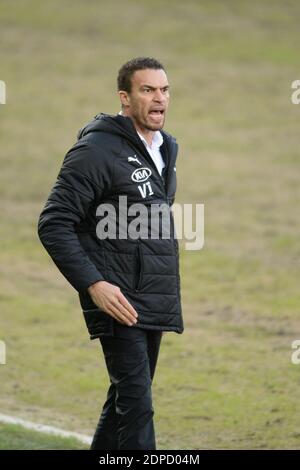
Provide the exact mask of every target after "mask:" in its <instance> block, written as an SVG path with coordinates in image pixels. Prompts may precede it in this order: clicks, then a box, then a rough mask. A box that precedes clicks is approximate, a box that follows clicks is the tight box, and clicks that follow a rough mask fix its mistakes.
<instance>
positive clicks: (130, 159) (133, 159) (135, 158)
mask: <svg viewBox="0 0 300 470" xmlns="http://www.w3.org/2000/svg"><path fill="white" fill-rule="evenodd" d="M128 162H129V163H130V162H137V163H138V164H139V165H141V162H140V161H139V159H138V158H137V157H136V155H134V157H128Z"/></svg>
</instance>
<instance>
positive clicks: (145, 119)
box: [120, 69, 169, 131]
mask: <svg viewBox="0 0 300 470" xmlns="http://www.w3.org/2000/svg"><path fill="white" fill-rule="evenodd" d="M131 84H132V85H131V92H130V93H126V92H121V93H120V96H121V100H122V104H123V106H124V110H123V111H124V114H125V115H126V116H130V117H131V118H132V120H133V121H134V124H135V126H136V127H137V128H138V129H140V130H145V129H146V130H150V131H157V130H159V129H162V128H163V126H164V123H165V117H166V111H167V107H168V104H169V84H168V79H167V76H166V73H165V72H164V70H161V69H159V70H156V69H145V70H137V71H136V72H134V74H133V75H132V77H131Z"/></svg>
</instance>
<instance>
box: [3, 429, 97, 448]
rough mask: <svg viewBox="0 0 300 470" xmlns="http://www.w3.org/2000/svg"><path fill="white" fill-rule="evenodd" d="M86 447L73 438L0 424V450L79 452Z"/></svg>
mask: <svg viewBox="0 0 300 470" xmlns="http://www.w3.org/2000/svg"><path fill="white" fill-rule="evenodd" d="M81 449H88V446H86V445H85V444H82V443H80V442H79V441H78V440H77V439H74V438H64V437H59V436H54V435H51V434H45V433H40V432H36V431H32V430H28V429H24V428H23V427H21V426H17V425H14V424H3V423H0V450H81Z"/></svg>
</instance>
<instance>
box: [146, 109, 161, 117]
mask: <svg viewBox="0 0 300 470" xmlns="http://www.w3.org/2000/svg"><path fill="white" fill-rule="evenodd" d="M164 112H165V111H164V109H152V110H151V111H149V114H151V115H152V116H162V115H163V114H164Z"/></svg>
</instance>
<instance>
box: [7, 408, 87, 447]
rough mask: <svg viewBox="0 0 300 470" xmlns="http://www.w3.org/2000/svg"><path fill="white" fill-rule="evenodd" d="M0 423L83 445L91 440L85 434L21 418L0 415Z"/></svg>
mask: <svg viewBox="0 0 300 470" xmlns="http://www.w3.org/2000/svg"><path fill="white" fill-rule="evenodd" d="M0 422H1V423H6V424H17V425H19V426H22V427H23V428H26V429H32V430H34V431H38V432H43V433H46V434H53V435H55V436H61V437H74V438H75V439H77V440H79V441H80V442H83V443H84V444H89V445H90V444H91V443H92V438H91V437H90V436H87V435H85V434H79V433H77V432H71V431H64V430H63V429H59V428H55V427H54V426H47V425H45V424H36V423H32V422H31V421H25V420H24V419H21V418H14V417H13V416H7V415H3V414H1V413H0Z"/></svg>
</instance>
